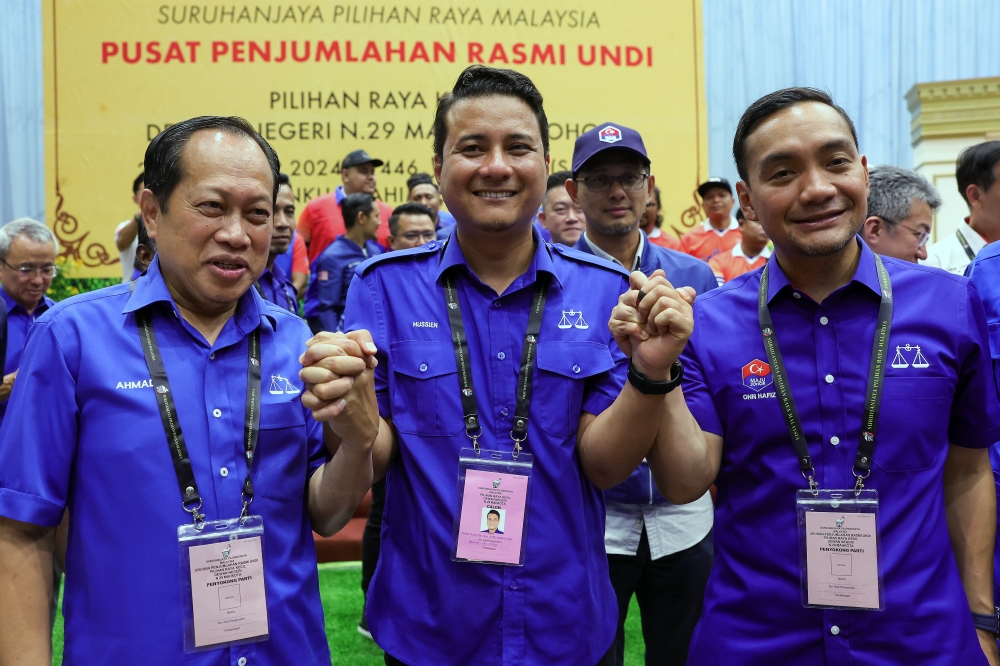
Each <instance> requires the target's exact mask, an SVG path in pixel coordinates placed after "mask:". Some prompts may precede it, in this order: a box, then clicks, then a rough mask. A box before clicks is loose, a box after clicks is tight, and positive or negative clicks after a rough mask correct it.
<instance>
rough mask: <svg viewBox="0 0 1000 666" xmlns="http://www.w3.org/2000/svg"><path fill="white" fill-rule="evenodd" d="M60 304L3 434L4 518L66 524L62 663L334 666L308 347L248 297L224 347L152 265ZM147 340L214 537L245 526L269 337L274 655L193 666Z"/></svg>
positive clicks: (269, 649) (26, 370) (217, 653)
mask: <svg viewBox="0 0 1000 666" xmlns="http://www.w3.org/2000/svg"><path fill="white" fill-rule="evenodd" d="M129 286H130V285H128V284H123V285H117V286H114V287H109V288H107V289H101V290H99V291H95V292H91V293H88V294H83V295H80V296H76V297H73V298H71V299H68V300H66V301H63V302H61V303H59V304H58V305H56V306H55V307H53V308H51V309H50V310H49V311H48V312H47V313H45V315H43V316H42V317H40V318H39V319H38V322H37V323H36V324H35V326H34V328H33V329H32V330H31V334H30V335H29V337H28V344H27V347H26V349H25V352H24V357H23V359H22V364H21V374H20V378H19V379H18V381H17V383H16V384H15V387H14V393H13V396H12V397H11V409H12V410H13V411H15V412H17V414H18V416H19V418H16V419H9V420H8V421H7V422H6V423H5V424H4V426H3V429H2V430H0V515H3V516H5V517H7V518H12V519H14V520H20V521H24V522H27V523H32V524H35V525H42V526H46V527H54V526H55V525H57V524H58V523H59V521H60V519H61V517H62V515H63V509H64V508H68V509H69V513H70V516H72V518H71V520H70V531H69V546H68V549H67V554H66V588H65V600H64V602H63V613H64V615H65V617H66V625H65V626H66V641H65V647H64V661H63V663H65V664H163V665H164V666H176V665H177V664H181V663H184V664H198V665H201V666H223V665H225V666H231V665H235V664H236V663H237V661H238V660H239V659H241V658H244V657H245V658H246V660H247V661H246V662H245V663H247V664H274V665H284V664H290V663H294V664H326V665H327V666H329V663H330V653H329V648H328V646H327V640H326V633H325V631H324V625H323V608H322V606H321V604H320V597H319V581H318V577H317V571H316V551H315V546H314V544H313V538H312V531H311V526H310V522H309V517H308V514H307V510H306V499H307V495H306V486H307V482H308V479H309V477H310V476H311V475H312V473H313V472H314V471H315V470H316V469H317V468H318V467H319V466H320V465H322V464H323V463H324V462H325V461H326V460H327V454H326V451H325V448H324V446H323V438H322V431H321V427H320V424H318V423H317V422H316V421H314V420H313V418H312V416H311V415H310V414H309V412H308V410H306V409H305V408H304V407H303V406H302V403H301V401H300V399H299V398H300V397H301V391H302V383H301V382H300V380H299V378H298V370H299V367H300V366H299V363H298V356H299V355H300V354H301V353H302V350H303V349H305V342H306V340H307V339H308V338H309V330H308V328H307V327H306V325H305V322H303V321H302V320H301V319H299V318H298V317H295V316H294V315H292V314H290V313H289V312H288V311H287V310H284V309H282V308H278V307H276V306H274V305H271V304H269V303H266V302H265V301H263V300H262V299H261V298H260V296H259V295H258V294H257V292H256V291H255V290H253V289H250V290H249V291H247V293H246V294H244V295H243V297H242V298H241V299H240V301H239V305H238V307H237V311H236V314H235V315H234V316H233V317H232V318H231V319H230V320H229V321H228V322H226V324H225V326H224V327H223V329H222V332H221V333H220V334H219V337H218V340H216V342H215V344H214V345H209V344H208V343H207V342H206V341H205V339H204V337H203V336H202V335H201V334H200V333H198V332H197V331H196V330H195V329H194V328H193V327H191V326H190V325H189V324H188V323H187V322H185V321H184V320H183V319H181V318H180V317H179V316H178V315H177V308H176V306H175V305H174V303H173V301H172V299H171V297H170V293H169V292H168V291H167V287H166V284H165V283H164V281H163V277H162V276H161V274H160V269H159V260H158V259H154V261H153V263H152V264H151V265H150V267H149V270H148V271H147V272H146V275H144V276H142V277H141V278H139V279H138V281H136V282H135V291H134V293H131V294H130V293H129ZM150 304H155V305H153V308H154V314H153V326H154V330H155V332H156V336H157V339H158V341H159V347H160V353H161V355H162V358H163V363H164V366H165V367H166V371H167V373H168V376H169V377H170V383H171V385H172V387H173V389H174V398H175V400H176V401H177V413H178V419H179V421H180V424H181V428H182V429H183V432H184V436H185V439H186V441H187V448H188V452H189V454H190V458H191V464H192V467H193V470H194V475H195V478H196V480H197V482H198V488H199V490H200V492H201V496H202V500H203V502H204V504H203V506H202V511H203V512H204V513H205V514H206V515H207V517H208V519H209V520H215V519H221V518H234V517H236V516H238V515H239V514H240V509H241V506H242V504H241V501H240V490H241V488H242V486H243V481H244V479H245V478H246V465H245V463H244V460H245V458H244V450H243V442H242V437H243V419H244V405H245V401H246V387H247V344H248V336H249V334H250V332H251V331H252V330H254V329H258V330H259V331H260V339H261V376H262V381H263V387H264V390H263V391H262V392H261V408H260V435H259V439H258V442H257V455H256V456H255V462H254V466H253V470H252V475H253V482H254V491H255V494H254V499H253V504H252V505H251V512H252V513H254V514H257V515H260V516H263V519H264V530H265V535H264V581H265V589H266V594H267V607H268V619H269V624H270V639H269V640H267V641H265V642H261V643H253V644H248V645H242V646H236V647H233V648H222V649H217V650H211V651H208V652H203V653H200V654H197V655H185V654H184V648H183V638H182V637H183V629H182V612H181V607H182V606H181V605H182V601H181V594H182V590H181V582H180V575H181V574H180V572H179V570H178V566H179V565H178V547H177V527H178V526H179V525H184V524H190V523H191V517H190V515H189V514H187V513H186V512H185V511H184V510H183V509H182V507H181V491H180V489H179V488H178V483H177V476H176V474H175V472H174V466H173V461H172V458H171V454H170V450H169V446H168V444H167V439H166V435H165V434H164V432H163V425H162V422H161V421H160V414H159V411H158V409H157V406H156V402H155V399H154V394H153V388H152V386H151V382H150V380H149V371H148V370H147V368H146V362H145V358H144V356H143V352H142V348H141V347H140V342H139V332H138V330H137V328H136V321H135V314H134V313H135V311H136V310H137V309H139V308H142V307H144V306H147V305H150Z"/></svg>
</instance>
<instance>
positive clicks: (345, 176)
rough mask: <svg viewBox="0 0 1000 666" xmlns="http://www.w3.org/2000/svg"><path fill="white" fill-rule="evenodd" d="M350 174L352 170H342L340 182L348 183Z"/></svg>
mask: <svg viewBox="0 0 1000 666" xmlns="http://www.w3.org/2000/svg"><path fill="white" fill-rule="evenodd" d="M348 173H350V169H341V170H340V180H342V181H344V182H345V183H346V182H347V174H348Z"/></svg>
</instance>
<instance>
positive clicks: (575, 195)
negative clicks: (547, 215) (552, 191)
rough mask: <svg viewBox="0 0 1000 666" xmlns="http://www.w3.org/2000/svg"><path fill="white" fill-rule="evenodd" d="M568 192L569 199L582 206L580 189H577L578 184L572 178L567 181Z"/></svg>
mask: <svg viewBox="0 0 1000 666" xmlns="http://www.w3.org/2000/svg"><path fill="white" fill-rule="evenodd" d="M566 192H567V193H568V194H569V198H570V199H572V200H573V203H575V204H576V205H577V206H579V205H580V198H579V197H580V189H579V187H577V183H576V181H575V180H573V179H572V178H570V179H568V180H567V181H566Z"/></svg>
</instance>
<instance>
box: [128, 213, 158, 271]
mask: <svg viewBox="0 0 1000 666" xmlns="http://www.w3.org/2000/svg"><path fill="white" fill-rule="evenodd" d="M135 220H136V226H137V227H138V231H137V232H136V237H137V240H138V244H139V245H142V246H143V247H148V248H149V249H150V250H152V251H153V254H156V241H155V240H153V239H152V238H150V237H149V233H148V232H147V231H146V222H145V220H144V219H143V217H142V215H137V216H136V218H135ZM132 268H136V269H141V268H142V266H140V265H139V257H136V258H135V259H134V260H133V261H132Z"/></svg>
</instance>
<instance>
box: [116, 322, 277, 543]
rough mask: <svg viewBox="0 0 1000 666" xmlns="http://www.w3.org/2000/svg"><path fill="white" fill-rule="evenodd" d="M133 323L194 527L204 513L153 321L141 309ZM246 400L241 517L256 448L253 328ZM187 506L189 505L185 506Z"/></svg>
mask: <svg viewBox="0 0 1000 666" xmlns="http://www.w3.org/2000/svg"><path fill="white" fill-rule="evenodd" d="M135 320H136V324H137V325H138V327H139V338H140V340H141V342H142V351H143V354H144V355H145V357H146V367H147V368H148V369H149V376H150V379H152V380H153V390H154V392H155V395H156V405H157V407H159V409H160V420H161V421H162V422H163V431H164V432H165V433H166V435H167V443H168V444H169V445H170V455H171V458H172V459H173V461H174V471H175V472H177V482H178V483H179V484H180V488H181V497H182V498H183V499H182V506H183V507H184V510H185V511H187V512H188V513H190V514H191V517H192V518H193V520H194V524H195V527H199V526H200V525H203V524H204V521H205V515H204V514H203V513H201V511H200V509H201V495H200V494H199V493H198V484H197V483H196V482H195V479H194V471H193V470H192V469H191V459H190V458H189V457H188V451H187V445H186V444H185V443H184V433H183V432H181V424H180V421H179V419H178V418H177V405H176V404H175V403H174V397H173V390H172V389H171V388H170V380H169V379H168V378H167V370H166V368H164V367H163V358H162V356H161V354H160V346H159V344H158V343H157V341H156V332H155V331H154V330H153V320H152V316H151V313H150V311H149V309H147V308H144V309H142V310H139V311H137V312H136V313H135ZM247 356H248V361H247V366H248V368H247V399H246V412H245V416H244V418H243V446H244V449H245V451H246V458H247V478H246V481H244V482H243V493H242V498H241V499H242V500H243V511H242V513H241V514H240V517H241V519H246V517H247V516H248V515H249V512H248V508H249V506H250V502H252V501H253V481H251V480H250V467H251V466H252V465H253V456H254V452H255V451H256V449H257V433H258V431H259V430H260V332H259V331H258V330H257V329H254V331H253V332H252V333H251V334H250V336H249V340H248V343H247ZM189 505H192V506H191V507H190V508H189Z"/></svg>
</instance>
